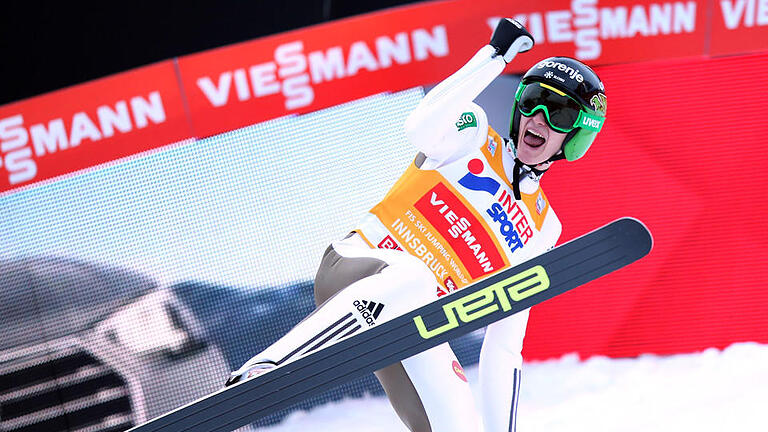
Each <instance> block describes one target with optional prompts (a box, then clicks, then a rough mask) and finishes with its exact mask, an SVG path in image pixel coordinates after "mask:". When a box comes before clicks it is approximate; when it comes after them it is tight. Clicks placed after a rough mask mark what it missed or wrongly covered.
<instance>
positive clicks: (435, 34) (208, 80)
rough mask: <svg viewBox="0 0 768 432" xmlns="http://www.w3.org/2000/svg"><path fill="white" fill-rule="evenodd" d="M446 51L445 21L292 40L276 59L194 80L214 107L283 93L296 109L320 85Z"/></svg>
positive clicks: (281, 47)
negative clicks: (319, 41)
mask: <svg viewBox="0 0 768 432" xmlns="http://www.w3.org/2000/svg"><path fill="white" fill-rule="evenodd" d="M448 54H449V47H448V36H447V33H446V29H445V26H444V25H437V26H434V27H432V28H431V29H429V30H428V29H424V28H417V29H415V30H413V31H411V32H399V33H397V34H395V35H392V36H389V35H382V36H379V37H377V38H376V39H374V41H373V43H369V42H366V41H364V40H358V41H353V42H351V43H350V44H349V45H347V46H332V47H329V48H326V49H322V50H315V51H311V52H308V53H307V52H305V50H304V42H303V41H294V42H289V43H285V44H281V45H278V46H277V47H276V48H275V50H274V56H273V58H274V59H273V60H272V61H267V62H264V63H259V64H255V65H248V66H243V67H241V68H237V69H234V70H228V71H224V72H222V73H220V74H219V75H218V76H217V77H214V76H202V77H199V78H198V79H197V80H196V84H197V87H198V89H199V90H200V91H202V92H203V94H204V95H205V97H206V99H207V100H208V102H210V104H211V105H212V106H213V107H222V106H225V105H228V104H230V103H235V102H237V101H240V102H243V101H247V100H250V99H253V98H260V97H265V96H271V95H276V94H282V95H283V97H285V108H286V109H288V110H293V109H298V108H303V107H306V106H308V105H310V104H312V102H313V101H314V100H315V89H314V86H315V85H317V84H320V83H324V82H329V81H334V80H338V79H343V78H348V77H353V76H355V75H357V74H358V73H360V71H363V70H366V71H377V70H381V69H387V68H390V67H393V66H395V65H406V64H409V63H412V62H414V61H423V60H427V59H428V58H430V57H445V56H447V55H448Z"/></svg>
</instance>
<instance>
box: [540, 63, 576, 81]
mask: <svg viewBox="0 0 768 432" xmlns="http://www.w3.org/2000/svg"><path fill="white" fill-rule="evenodd" d="M536 67H537V68H539V69H544V68H552V69H557V70H559V71H561V72H565V74H566V75H568V78H570V79H575V80H576V82H580V83H582V82H584V77H583V76H582V75H581V71H579V70H578V69H574V68H572V67H570V66H568V65H567V64H565V63H560V62H556V61H552V60H544V61H541V62H539V64H537V65H536ZM545 76H546V75H545Z"/></svg>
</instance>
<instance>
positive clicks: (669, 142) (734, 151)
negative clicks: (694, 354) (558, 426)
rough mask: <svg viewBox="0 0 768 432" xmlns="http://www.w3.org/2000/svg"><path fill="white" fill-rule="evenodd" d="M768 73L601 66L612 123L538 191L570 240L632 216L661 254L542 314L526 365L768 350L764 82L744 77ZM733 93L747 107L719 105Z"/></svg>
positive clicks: (741, 67)
mask: <svg viewBox="0 0 768 432" xmlns="http://www.w3.org/2000/svg"><path fill="white" fill-rule="evenodd" d="M766 65H768V54H761V55H751V56H738V57H724V58H720V59H697V60H687V61H663V62H662V61H660V62H652V63H644V64H632V65H616V66H607V67H602V68H599V70H598V73H599V74H600V77H601V78H602V80H603V82H604V83H605V86H606V88H607V89H608V94H609V98H610V101H611V102H610V106H609V108H608V119H609V120H608V121H607V122H606V124H605V127H604V128H603V130H602V132H600V136H599V137H598V138H597V140H596V141H595V144H594V145H593V146H592V148H590V150H589V153H588V154H587V155H586V156H585V157H584V158H582V159H580V160H579V161H578V162H575V163H567V164H562V165H560V166H557V165H556V166H554V167H553V168H552V169H551V170H550V172H548V173H547V174H546V175H545V176H544V177H543V179H542V184H543V187H544V189H545V190H546V191H547V196H548V198H549V200H550V202H551V203H552V209H553V210H554V211H555V212H556V213H557V215H558V217H559V218H560V219H561V220H562V221H563V235H562V240H567V239H569V238H573V237H575V236H577V235H579V234H582V233H584V232H587V231H589V230H590V229H592V228H593V227H594V226H595V224H596V221H602V222H608V221H610V220H612V219H615V218H617V217H621V216H626V215H631V216H634V217H637V218H639V219H640V220H642V221H643V222H644V223H645V224H646V225H647V226H648V228H649V229H650V230H651V232H652V233H653V237H654V245H653V250H652V251H651V253H650V254H649V255H648V256H647V257H646V258H643V259H642V260H640V261H639V262H637V263H635V264H632V265H631V266H629V267H628V268H626V269H622V270H619V271H618V272H616V273H615V274H612V275H609V276H607V277H605V278H601V279H599V280H597V281H595V282H592V283H590V284H588V285H587V286H584V287H580V288H579V289H577V290H575V291H574V292H573V293H568V294H565V295H563V296H561V297H558V298H555V299H552V300H551V301H549V302H546V303H544V304H542V305H539V306H536V307H534V308H533V310H532V312H531V320H530V322H529V326H528V333H527V335H526V339H525V341H526V342H525V354H526V356H527V357H526V358H528V359H545V358H550V357H557V356H560V355H562V354H564V353H570V352H578V353H579V354H581V355H582V356H590V355H608V356H611V357H628V356H637V355H640V354H642V353H658V354H669V353H680V352H691V351H697V350H701V349H704V348H707V347H718V348H724V347H726V346H728V345H730V344H731V343H734V342H744V341H754V342H760V343H768V330H767V329H768V289H766V287H768V270H767V268H766V262H768V230H766V229H765V215H766V214H768V200H766V199H765V197H766V196H768V180H766V173H768V154H766V151H765V131H764V130H765V117H764V114H763V113H765V112H766V110H768V101H767V100H766V99H765V95H766V94H768V75H765V74H759V73H758V74H749V73H744V71H745V70H747V71H760V70H762V69H764V68H765V67H766ZM649 76H652V77H653V79H647V77H649ZM740 89H748V91H740ZM734 91H738V97H737V100H738V106H739V109H735V110H734V109H727V108H722V107H717V106H716V103H714V101H722V100H732V99H733V98H734ZM611 107H613V108H614V109H613V110H611ZM574 179H578V180H576V181H574ZM574 184H576V185H577V187H574Z"/></svg>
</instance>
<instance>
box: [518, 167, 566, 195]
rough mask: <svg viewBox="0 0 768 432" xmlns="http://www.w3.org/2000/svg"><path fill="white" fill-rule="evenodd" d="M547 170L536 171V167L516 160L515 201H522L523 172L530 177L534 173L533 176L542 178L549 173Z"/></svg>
mask: <svg viewBox="0 0 768 432" xmlns="http://www.w3.org/2000/svg"><path fill="white" fill-rule="evenodd" d="M560 159H562V158H560ZM555 160H556V159H555ZM547 162H551V160H550V161H547ZM542 163H545V162H542ZM547 169H549V168H547ZM547 169H543V170H540V169H536V168H535V167H533V166H531V165H528V164H526V163H524V162H523V161H521V160H520V159H518V158H515V168H514V170H513V171H512V192H513V193H514V194H515V199H516V200H519V199H521V195H520V174H521V173H522V172H523V171H526V175H528V174H530V173H533V175H535V176H536V178H539V177H541V176H542V174H544V173H545V172H546V171H547Z"/></svg>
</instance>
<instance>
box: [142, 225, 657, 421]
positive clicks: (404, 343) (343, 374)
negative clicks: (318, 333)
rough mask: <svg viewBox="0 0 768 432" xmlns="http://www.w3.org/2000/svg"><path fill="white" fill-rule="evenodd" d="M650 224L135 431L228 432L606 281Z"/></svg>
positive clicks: (617, 228)
mask: <svg viewBox="0 0 768 432" xmlns="http://www.w3.org/2000/svg"><path fill="white" fill-rule="evenodd" d="M652 243H653V241H652V238H651V234H650V232H649V231H648V230H647V229H646V228H645V226H644V225H643V224H642V223H640V222H639V221H637V220H636V219H632V218H622V219H618V220H616V221H613V222H611V223H610V224H608V225H606V226H604V227H601V228H598V229H596V230H594V231H592V232H591V233H588V234H585V235H583V236H581V237H578V238H576V239H574V240H571V241H570V242H568V243H565V244H563V245H561V246H558V247H556V248H554V249H552V250H550V251H549V252H546V253H544V254H542V255H540V256H538V257H536V258H533V259H531V260H529V261H527V262H525V263H523V264H520V265H518V266H515V267H513V268H510V269H507V270H505V271H503V272H500V273H498V274H496V275H494V276H491V277H489V278H487V279H484V280H482V281H480V282H477V283H475V284H473V285H470V286H468V287H465V288H463V289H462V290H460V291H457V292H454V293H452V294H451V295H448V296H445V297H442V298H440V299H438V300H436V301H434V302H432V303H430V304H428V305H426V306H423V307H421V308H419V309H416V310H414V311H412V312H410V313H407V314H405V315H402V316H400V317H398V318H395V319H393V320H391V321H388V322H385V323H382V324H379V325H377V326H375V327H372V328H371V329H369V330H367V331H364V332H362V333H360V334H357V335H355V336H353V337H350V338H348V339H345V340H343V341H341V342H339V343H337V344H335V345H332V346H330V347H328V348H324V349H322V350H319V351H317V352H315V353H312V354H310V355H308V356H306V357H303V358H301V359H299V360H296V361H294V362H292V363H289V364H287V365H285V366H282V367H279V368H277V369H275V370H273V371H271V372H269V373H266V374H264V375H261V376H258V377H256V378H254V379H251V380H248V381H245V382H243V383H240V384H237V385H235V386H233V387H229V388H226V389H222V390H220V391H218V392H216V393H212V394H211V395H209V396H206V397H204V398H202V399H199V400H197V401H195V402H192V403H190V404H188V405H186V406H183V407H181V408H179V409H177V410H175V411H172V412H170V413H168V414H165V415H163V416H161V417H158V418H156V419H154V420H151V421H149V422H147V423H145V424H143V425H140V426H137V427H135V428H133V429H131V431H134V432H154V431H164V432H182V431H185V432H214V431H222V432H229V431H232V430H234V429H236V428H238V427H241V426H244V425H246V424H248V423H250V422H253V421H254V420H256V419H258V418H260V417H263V416H265V415H267V414H270V413H273V412H275V411H277V410H279V409H282V408H285V407H287V406H289V405H291V404H293V403H295V402H298V401H300V400H302V399H305V398H307V397H309V396H312V395H314V394H317V393H320V392H322V391H325V390H328V389H329V388H332V387H334V386H336V385H338V384H341V383H343V382H346V381H349V380H352V379H354V378H357V377H360V376H362V375H364V374H368V373H371V372H373V371H375V370H378V369H381V368H383V367H385V366H387V365H390V364H392V363H395V362H397V361H400V360H402V359H405V358H408V357H410V356H412V355H414V354H417V353H419V352H422V351H424V350H426V349H429V348H431V347H433V346H436V345H439V344H441V343H443V342H446V341H448V340H450V339H453V338H456V337H458V336H461V335H463V334H465V333H469V332H471V331H473V330H476V329H478V328H481V327H484V326H486V325H488V324H490V323H492V322H494V321H497V320H500V319H502V318H504V317H506V316H509V315H512V314H514V313H516V312H519V311H521V310H524V309H527V308H529V307H531V306H533V305H535V304H537V303H541V302H543V301H545V300H547V299H550V298H552V297H554V296H556V295H558V294H562V293H564V292H566V291H568V290H570V289H573V288H575V287H577V286H579V285H583V284H585V283H587V282H589V281H591V280H594V279H597V278H599V277H601V276H604V275H606V274H608V273H610V272H612V271H614V270H617V269H619V268H621V267H624V266H626V265H628V264H630V263H632V262H634V261H636V260H638V259H640V258H642V257H643V256H645V255H646V254H648V252H650V250H651V245H652Z"/></svg>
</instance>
